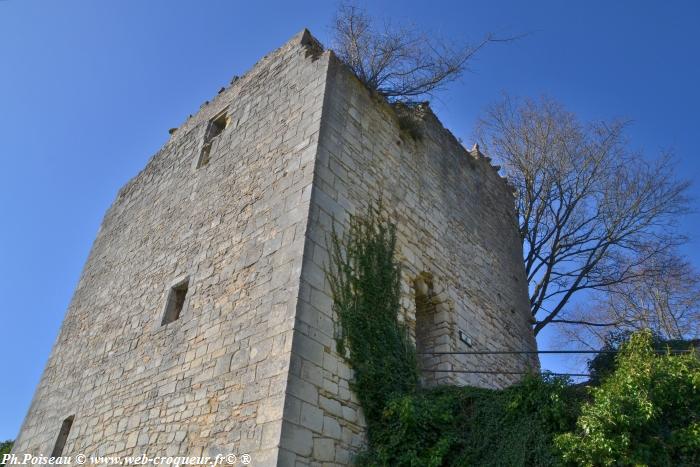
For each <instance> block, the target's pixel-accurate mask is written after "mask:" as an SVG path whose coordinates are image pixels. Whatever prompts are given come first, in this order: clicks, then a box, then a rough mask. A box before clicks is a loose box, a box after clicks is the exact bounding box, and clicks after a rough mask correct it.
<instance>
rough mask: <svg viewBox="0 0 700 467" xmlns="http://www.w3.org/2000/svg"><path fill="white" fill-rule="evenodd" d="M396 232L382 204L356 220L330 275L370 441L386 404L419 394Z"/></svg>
mask: <svg viewBox="0 0 700 467" xmlns="http://www.w3.org/2000/svg"><path fill="white" fill-rule="evenodd" d="M395 247H396V228H395V226H394V225H393V224H391V223H390V222H388V221H387V220H386V219H385V218H384V217H383V214H382V209H381V203H380V204H379V205H378V206H376V207H375V206H370V207H369V209H368V212H367V215H365V216H353V217H351V219H350V222H349V226H348V228H347V230H346V231H345V233H344V234H343V235H342V236H341V235H338V234H337V232H336V231H335V230H334V231H333V235H332V237H331V245H330V251H331V257H332V266H331V268H332V269H331V271H330V273H329V274H328V278H329V282H330V284H331V290H332V293H333V308H334V311H335V312H336V313H337V316H338V324H339V326H338V329H337V339H336V342H337V348H338V353H340V354H341V355H345V356H346V359H347V361H348V363H349V364H350V366H351V367H352V368H353V370H355V379H354V383H353V384H354V387H353V389H354V390H355V393H356V394H357V395H358V398H359V399H360V403H361V404H362V407H363V409H364V412H365V416H366V418H367V422H368V425H369V435H370V438H371V437H372V434H373V432H374V429H375V427H376V423H377V422H378V421H379V420H380V419H381V414H382V411H383V410H384V407H385V406H386V404H387V402H388V401H389V400H390V399H391V398H393V397H395V396H397V395H403V394H407V393H411V392H413V391H415V389H416V387H417V383H418V371H417V364H416V354H415V348H414V346H413V345H412V343H411V341H410V339H409V337H408V333H407V331H406V328H405V327H404V326H403V325H401V324H400V323H399V322H398V310H399V309H400V302H399V301H400V296H401V284H400V280H401V273H400V266H399V264H398V262H397V261H396V259H395V258H394V249H395Z"/></svg>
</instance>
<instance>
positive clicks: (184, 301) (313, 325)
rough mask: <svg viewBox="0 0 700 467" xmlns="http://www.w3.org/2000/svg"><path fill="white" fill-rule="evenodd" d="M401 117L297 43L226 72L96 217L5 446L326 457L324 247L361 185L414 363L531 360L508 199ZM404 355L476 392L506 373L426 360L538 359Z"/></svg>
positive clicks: (330, 359) (331, 354)
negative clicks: (378, 228) (394, 245)
mask: <svg viewBox="0 0 700 467" xmlns="http://www.w3.org/2000/svg"><path fill="white" fill-rule="evenodd" d="M419 127H420V128H419V129H420V134H421V137H420V138H416V139H414V138H413V137H412V136H410V135H409V134H408V133H407V132H406V131H404V130H402V125H401V124H400V119H399V118H398V117H397V113H396V111H395V110H394V108H392V106H390V105H389V104H387V103H386V102H384V101H382V100H381V99H378V98H377V97H374V96H372V95H371V93H370V92H369V91H368V90H367V89H366V88H365V87H364V86H363V85H362V84H361V83H360V82H359V81H358V80H357V79H356V78H355V77H354V75H353V74H352V73H351V72H350V71H349V70H348V69H347V68H346V67H345V66H344V65H343V64H342V63H340V62H339V61H338V59H337V58H336V57H335V56H334V55H333V53H331V52H327V51H326V52H324V51H323V50H322V48H321V46H320V44H318V42H317V41H316V40H315V39H314V38H313V37H311V35H310V34H309V33H308V31H303V32H301V33H299V34H298V35H297V36H295V37H294V38H292V40H290V41H289V42H288V43H287V44H285V45H284V46H282V47H281V48H280V49H278V50H276V51H275V52H273V53H271V54H270V55H268V56H266V57H264V58H263V59H262V60H261V61H260V62H259V63H257V64H256V65H255V66H254V67H253V69H252V70H250V71H249V72H248V73H247V74H246V75H245V76H243V77H241V78H239V79H234V81H233V82H232V83H231V85H230V86H229V87H227V88H226V89H223V90H222V91H221V92H220V93H219V94H218V95H217V96H216V97H215V98H214V99H213V100H212V101H211V102H207V103H205V104H204V105H203V106H202V107H201V109H200V110H199V111H198V112H197V114H196V115H194V116H193V117H191V118H189V119H188V120H187V121H186V122H185V123H183V124H182V125H181V126H180V127H179V128H177V129H176V130H172V131H171V136H170V139H169V140H168V142H167V143H166V144H165V146H164V147H163V148H162V149H161V150H160V151H159V152H158V153H157V154H155V155H154V156H153V157H152V158H151V160H150V161H149V162H148V164H147V165H146V167H145V168H144V169H143V170H142V171H141V172H140V173H139V174H138V175H137V176H136V177H134V178H133V179H132V180H131V181H130V182H129V183H127V184H126V185H125V186H124V187H123V188H122V189H121V190H120V191H119V193H118V195H117V198H116V200H115V201H114V203H113V205H112V206H111V207H110V209H109V210H108V212H107V213H106V215H105V217H104V220H103V222H102V225H101V227H100V230H99V233H98V235H97V238H96V239H95V242H94V245H93V247H92V250H91V252H90V255H89V258H88V260H87V263H86V265H85V268H84V270H83V273H82V275H81V278H80V281H79V283H78V285H77V288H76V290H75V293H74V296H73V299H72V301H71V303H70V306H69V308H68V311H67V314H66V317H65V320H64V322H63V326H62V328H61V330H60V334H59V336H58V338H57V340H56V343H55V345H54V347H53V350H52V352H51V356H50V358H49V361H48V364H47V366H46V369H45V370H44V373H43V376H42V378H41V382H40V383H39V386H38V388H37V390H36V393H35V395H34V398H33V401H32V404H31V407H30V409H29V413H28V414H27V417H26V419H25V421H24V424H23V426H22V428H21V431H20V434H19V437H18V439H17V442H16V445H15V452H16V453H32V454H35V455H38V454H40V453H41V454H45V455H49V454H50V453H51V452H54V453H56V454H58V453H63V455H66V456H68V455H73V456H75V455H77V454H78V453H83V454H85V455H88V456H90V455H119V456H127V455H140V454H145V455H147V456H151V457H153V456H165V455H168V456H185V455H204V456H207V455H208V456H215V455H216V454H219V453H222V454H228V453H234V454H238V455H240V454H243V453H248V454H250V456H251V458H252V462H251V465H283V466H294V465H297V466H299V465H312V464H313V465H321V464H322V465H336V464H337V465H347V464H348V463H349V462H350V461H351V458H352V454H353V452H356V451H357V450H358V449H360V448H361V447H362V445H363V442H364V434H363V433H364V432H363V426H364V422H363V417H362V413H361V410H360V408H359V406H358V404H357V399H356V397H355V395H354V394H353V393H352V391H351V390H350V387H349V384H348V383H349V381H350V379H351V377H352V372H351V370H350V369H349V368H348V367H347V366H346V364H345V363H344V362H343V360H342V359H341V358H340V357H339V356H338V354H337V353H336V352H335V343H334V340H333V336H334V317H333V313H332V307H331V298H330V296H329V287H328V283H327V281H326V278H325V275H324V272H323V271H324V265H326V264H327V261H328V254H327V251H326V238H327V234H328V232H329V231H330V229H331V225H332V222H333V221H332V220H333V219H335V220H336V222H338V223H339V224H338V225H341V226H342V223H343V222H345V220H346V219H347V218H348V215H349V214H350V213H353V212H361V211H362V210H363V209H364V208H365V206H367V204H368V203H369V202H371V201H373V200H376V198H377V195H378V194H379V192H381V193H382V196H383V199H384V204H385V206H386V207H387V208H388V210H389V211H390V212H391V213H393V217H394V220H395V221H396V223H397V227H398V244H399V246H398V248H399V255H400V260H401V262H402V264H403V266H404V268H403V270H404V274H405V280H404V295H405V299H404V303H403V305H404V315H405V319H406V321H407V322H408V323H409V325H410V327H411V329H413V330H414V336H415V338H416V344H417V347H418V349H419V351H421V352H438V351H439V352H445V351H464V350H469V349H472V350H489V349H497V350H504V349H511V350H515V349H517V350H534V349H535V348H536V345H535V340H534V337H533V334H532V332H531V326H530V324H531V323H530V318H529V316H530V314H529V307H528V300H527V284H526V279H525V273H524V268H523V265H522V261H521V257H522V251H521V247H520V242H519V239H518V232H517V223H516V218H515V214H514V209H513V196H512V189H511V188H510V187H509V186H508V184H507V183H506V181H505V180H504V179H502V178H501V177H500V176H499V175H498V172H497V169H496V168H494V167H493V166H491V164H490V163H489V159H488V158H486V157H485V156H483V155H482V154H480V153H479V151H478V149H477V148H475V149H474V150H472V151H467V150H465V149H464V147H463V146H462V145H461V144H460V143H459V142H458V141H457V140H456V139H455V138H454V136H452V134H451V133H450V132H449V131H447V130H446V129H445V128H444V127H443V126H442V125H441V124H440V122H439V121H438V120H437V118H436V117H435V116H434V115H433V114H432V112H431V111H430V109H429V108H428V107H427V106H423V107H422V116H421V117H420V120H419ZM341 228H342V227H341ZM420 363H421V367H422V369H423V370H424V372H423V377H424V380H425V383H426V384H435V383H456V384H467V383H468V384H474V385H481V386H488V387H502V386H504V385H507V384H509V383H511V382H513V381H514V379H515V378H517V377H515V376H509V375H483V374H470V373H453V372H444V373H442V372H440V371H439V370H460V369H462V370H464V369H476V370H500V369H506V370H509V371H523V370H525V369H526V368H528V367H537V359H536V358H532V357H523V356H512V355H496V356H480V357H474V356H464V355H461V356H460V355H444V354H442V355H439V354H438V355H434V354H428V355H423V356H422V357H421V362H420ZM52 450H53V451H52Z"/></svg>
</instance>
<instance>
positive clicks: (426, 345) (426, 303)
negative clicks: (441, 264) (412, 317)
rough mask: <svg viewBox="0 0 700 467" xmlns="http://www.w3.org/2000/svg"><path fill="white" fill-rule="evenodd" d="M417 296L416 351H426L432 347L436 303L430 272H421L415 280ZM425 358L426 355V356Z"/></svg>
mask: <svg viewBox="0 0 700 467" xmlns="http://www.w3.org/2000/svg"><path fill="white" fill-rule="evenodd" d="M414 291H415V297H416V351H417V352H418V353H421V352H426V351H429V350H431V348H432V344H433V342H432V340H433V337H434V336H433V333H434V332H435V329H434V326H433V320H434V314H435V304H434V292H433V278H432V276H431V275H430V273H426V272H423V273H421V274H420V275H419V276H418V277H417V278H416V280H415V282H414ZM424 358H425V357H424Z"/></svg>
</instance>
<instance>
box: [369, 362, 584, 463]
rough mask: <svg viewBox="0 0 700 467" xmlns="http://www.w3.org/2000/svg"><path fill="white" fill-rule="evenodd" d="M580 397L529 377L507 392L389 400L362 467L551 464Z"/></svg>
mask: <svg viewBox="0 0 700 467" xmlns="http://www.w3.org/2000/svg"><path fill="white" fill-rule="evenodd" d="M579 399H580V391H578V390H577V388H575V387H573V386H570V385H569V384H568V383H567V381H566V380H564V379H561V378H550V377H545V378H539V377H535V376H532V377H528V378H527V379H526V380H524V381H523V382H522V383H520V384H517V385H514V386H511V387H510V388H508V389H505V390H500V391H499V390H491V389H482V388H474V387H439V388H436V389H433V390H425V391H420V392H418V393H416V394H411V395H407V396H404V397H401V398H398V399H395V400H393V401H391V402H390V403H389V405H388V407H387V408H386V410H385V411H384V414H383V419H382V420H383V423H382V424H381V431H380V432H379V433H376V434H375V438H374V444H373V446H371V449H370V450H369V451H368V452H367V453H365V455H364V456H363V457H362V462H361V464H364V465H373V466H378V465H382V466H384V465H392V466H393V465H405V466H412V465H415V466H418V465H420V466H423V465H427V466H441V465H453V466H465V465H479V466H502V465H513V466H545V465H556V464H557V463H558V461H559V457H558V453H557V451H556V450H555V449H554V445H553V437H554V436H555V435H556V433H559V432H561V431H562V430H566V429H570V428H571V427H573V426H574V423H575V421H576V413H577V410H576V407H577V401H578V400H579Z"/></svg>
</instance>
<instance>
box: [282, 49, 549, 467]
mask: <svg viewBox="0 0 700 467" xmlns="http://www.w3.org/2000/svg"><path fill="white" fill-rule="evenodd" d="M420 113H421V115H420V122H419V125H418V129H419V133H420V138H418V139H415V138H413V137H412V136H411V134H410V133H409V132H407V131H402V130H401V128H400V124H399V121H398V119H397V115H396V112H395V111H394V110H393V109H392V108H391V107H390V106H389V105H388V104H386V103H385V102H383V101H381V100H380V99H377V98H375V97H373V96H371V94H370V92H369V91H368V90H367V89H366V88H365V87H364V86H363V85H362V84H361V83H360V82H359V81H358V80H357V78H355V77H354V76H353V75H352V74H351V73H350V72H349V71H348V70H347V68H346V67H345V66H343V65H342V64H341V63H339V62H338V61H337V59H335V58H334V57H331V60H330V65H329V71H328V79H327V87H326V91H325V97H324V107H323V117H322V120H321V133H320V138H319V147H318V154H317V160H316V165H315V174H314V184H313V192H312V197H311V211H310V217H309V223H308V226H307V233H306V236H307V241H306V246H305V254H304V263H303V269H302V274H301V286H300V296H299V305H298V310H297V326H296V329H295V334H294V345H293V349H292V364H291V366H290V375H289V381H288V390H287V392H288V395H287V401H286V404H285V424H284V426H283V432H282V444H281V448H282V449H281V451H280V459H284V460H285V465H294V463H295V462H302V463H306V462H310V461H311V460H316V461H325V462H337V463H340V464H347V463H348V462H349V461H350V459H351V455H352V452H353V451H357V450H358V449H359V448H360V447H361V446H362V443H363V430H362V428H363V426H364V420H363V417H362V412H361V410H360V407H359V406H358V403H357V399H356V398H355V396H354V394H353V393H352V391H351V390H350V382H351V379H352V370H351V369H350V368H348V367H347V365H346V364H345V362H344V360H343V359H342V358H341V357H340V356H339V355H338V354H337V353H336V352H335V342H334V338H333V336H334V316H333V315H332V312H331V309H332V308H331V304H332V298H331V295H330V287H329V285H328V281H327V280H326V278H325V274H324V265H326V264H327V262H328V251H327V248H326V247H327V238H328V235H329V234H330V232H331V228H332V225H333V223H336V227H337V228H338V229H339V231H342V228H343V227H342V226H343V224H344V223H345V222H346V221H347V219H348V215H349V214H350V213H362V212H364V211H365V209H366V207H367V205H368V204H369V203H370V202H376V201H377V200H378V198H379V197H380V196H381V197H382V198H383V203H384V206H385V207H386V208H387V209H388V211H389V214H390V216H391V218H392V220H393V221H395V222H396V224H397V240H398V254H399V260H400V262H401V263H402V267H403V275H404V277H403V281H402V287H403V300H402V305H403V313H402V316H401V317H402V318H403V319H404V320H406V322H407V323H408V325H409V327H410V328H411V329H412V330H413V336H414V337H415V338H417V339H418V342H417V343H418V345H419V347H420V348H421V350H422V351H424V352H428V354H426V355H422V356H421V358H420V359H419V360H420V363H421V365H422V366H423V370H424V371H423V372H422V378H423V381H424V382H425V383H426V384H438V383H444V384H470V385H477V386H483V387H497V388H500V387H504V386H506V385H508V384H510V383H512V382H514V381H516V380H517V379H519V376H515V375H478V374H466V373H453V372H439V371H437V370H466V369H481V370H497V369H503V368H506V369H509V370H512V371H525V370H527V369H529V368H537V367H538V366H539V365H538V361H537V357H533V356H513V355H509V356H480V357H472V356H465V355H434V354H429V352H460V351H468V350H470V349H474V350H477V349H480V350H492V349H498V350H501V349H518V350H535V349H536V343H535V339H534V336H533V333H532V330H531V326H530V324H531V323H530V313H529V305H528V297H527V285H526V284H527V283H526V280H525V271H524V267H523V263H522V250H521V246H520V240H519V238H518V230H517V222H516V217H515V210H514V199H513V195H512V189H511V188H510V187H509V186H508V185H507V184H506V182H505V180H503V179H502V178H501V177H500V176H499V175H498V172H497V170H496V169H495V168H494V167H493V166H491V164H490V161H489V160H488V158H486V157H484V156H483V155H481V154H478V153H477V152H474V153H470V152H468V151H467V150H465V148H464V147H463V146H462V145H461V144H460V143H459V142H458V141H457V140H456V139H455V138H454V137H453V136H452V134H451V133H450V132H449V131H448V130H446V129H445V128H444V127H443V126H442V125H441V124H440V122H439V121H438V120H437V118H435V116H434V115H433V114H432V112H431V111H430V110H429V109H428V108H427V107H424V108H423V109H422V110H421V112H420ZM428 282H429V284H428ZM417 288H421V290H420V291H418V290H417ZM416 292H418V296H417V295H416ZM418 304H422V305H425V306H424V307H423V308H422V309H421V310H418V312H419V313H418V316H417V310H416V306H417V305H418ZM416 326H422V328H421V329H416ZM460 337H461V339H460Z"/></svg>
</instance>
